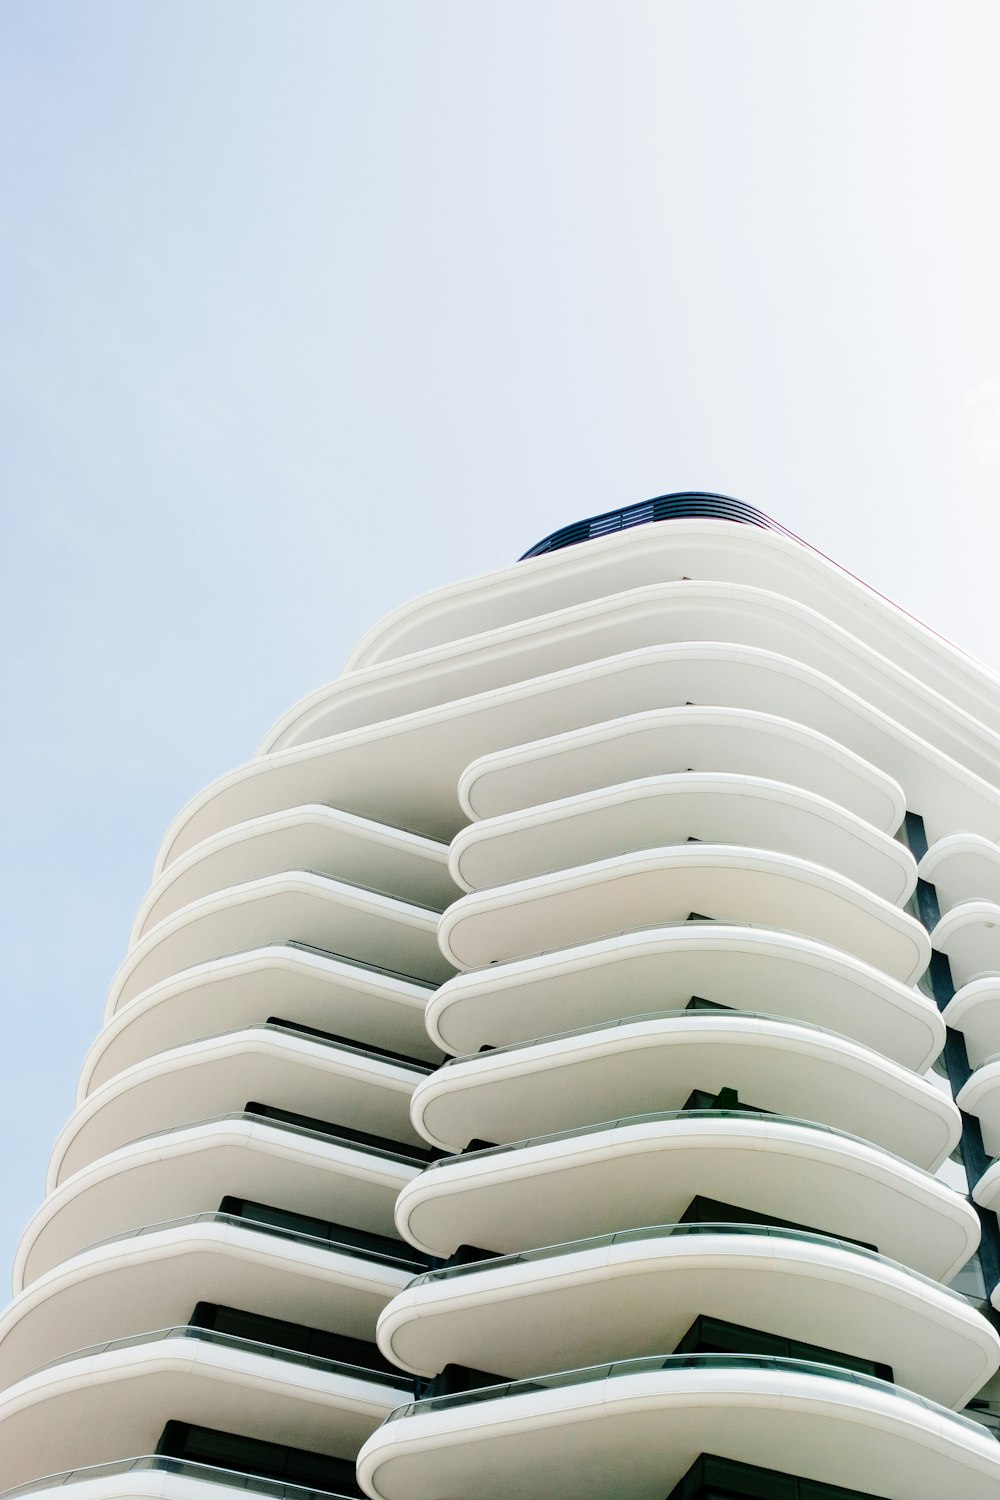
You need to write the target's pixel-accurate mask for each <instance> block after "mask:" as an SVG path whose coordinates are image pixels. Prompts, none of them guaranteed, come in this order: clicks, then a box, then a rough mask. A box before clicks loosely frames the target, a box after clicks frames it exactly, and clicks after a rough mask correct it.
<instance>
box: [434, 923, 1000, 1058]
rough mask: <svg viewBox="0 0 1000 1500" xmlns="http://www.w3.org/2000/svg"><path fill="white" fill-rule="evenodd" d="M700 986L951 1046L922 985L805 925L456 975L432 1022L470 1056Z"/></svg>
mask: <svg viewBox="0 0 1000 1500" xmlns="http://www.w3.org/2000/svg"><path fill="white" fill-rule="evenodd" d="M694 996H699V997H701V998H702V999H704V1000H709V1001H711V1002H712V1003H714V1004H716V1005H723V1006H727V1007H730V1008H732V1009H734V1010H737V1011H742V1010H747V1011H756V1010H766V1011H771V1012H777V1013H779V1014H781V1015H783V1016H786V1017H787V1018H788V1019H789V1020H793V1021H794V1020H799V1021H806V1022H809V1023H810V1024H813V1025H817V1026H822V1027H825V1028H826V1029H827V1030H830V1031H839V1032H841V1033H843V1034H844V1035H845V1036H850V1037H853V1038H854V1040H855V1041H858V1042H860V1043H861V1044H862V1045H864V1046H866V1047H871V1048H873V1049H874V1050H875V1051H876V1052H879V1053H881V1054H882V1055H883V1056H884V1057H890V1058H892V1059H893V1060H894V1061H895V1062H898V1063H900V1064H901V1065H902V1066H903V1067H905V1068H911V1069H913V1070H914V1071H915V1072H918V1073H923V1072H924V1071H925V1070H926V1069H927V1068H928V1067H930V1065H931V1063H932V1062H933V1060H934V1058H935V1057H937V1055H938V1053H939V1052H940V1051H941V1048H942V1047H943V1046H944V1039H945V1027H944V1022H943V1021H942V1019H941V1016H940V1014H939V1013H938V1011H937V1008H936V1007H935V1006H934V1005H933V1004H932V1002H931V1001H930V1000H928V999H927V998H926V997H925V996H924V995H922V994H921V993H920V992H919V991H918V990H915V989H913V988H911V987H910V986H908V985H904V984H901V983H900V982H899V981H898V980H893V979H890V978H889V977H888V975H886V974H883V973H881V972H880V971H879V970H878V969H874V968H872V967H871V965H870V964H865V963H862V962H861V961H860V960H859V959H857V958H853V957H852V956H851V955H849V954H846V953H842V952H840V951H839V950H837V949H836V948H830V947H827V946H826V945H824V944H822V943H817V942H814V941H813V940H811V939H809V938H805V937H802V936H800V935H799V934H797V933H789V932H781V931H778V930H776V929H773V928H765V927H750V926H748V925H740V924H733V923H726V922H721V921H720V922H678V923H676V924H674V925H673V926H660V927H656V928H652V929H648V930H647V931H645V932H635V933H628V934H622V935H621V936H617V937H612V938H605V939H603V940H602V941H600V942H596V943H586V944H583V945H581V946H579V947H575V948H569V949H565V950H563V951H562V952H560V953H557V954H547V955H544V956H543V957H540V958H529V959H521V960H519V961H517V962H515V963H510V964H503V965H499V964H498V965H496V966H495V967H493V968H489V969H484V970H478V971H474V972H470V973H467V974H456V975H455V976H454V978H452V979H449V980H448V981H447V983H446V984H443V985H442V986H441V988H440V989H439V990H437V991H436V992H435V993H434V994H433V995H432V996H431V998H430V1000H429V1002H428V1005H427V1012H426V1020H427V1029H428V1032H429V1034H430V1036H431V1037H432V1038H433V1040H434V1042H435V1043H436V1044H437V1045H438V1046H439V1047H440V1048H441V1050H442V1051H444V1052H451V1053H457V1054H463V1053H471V1052H476V1051H478V1050H479V1048H481V1047H483V1046H491V1047H502V1046H509V1045H511V1044H513V1043H516V1042H525V1041H533V1040H535V1039H537V1038H538V1037H540V1036H546V1035H550V1034H551V1033H553V1032H556V1031H563V1030H568V1029H569V1028H571V1027H574V1026H588V1025H597V1024H599V1023H600V1022H613V1021H616V1020H618V1019H619V1018H620V1017H621V1016H622V1015H641V1014H642V1013H644V1012H646V1011H650V1010H655V1009H658V1008H661V1007H663V1008H668V1007H669V1008H677V1009H680V1008H683V1007H684V1006H686V1005H687V1004H688V1002H689V1001H690V1000H691V999H692V997H694ZM998 1048H1000V1042H998Z"/></svg>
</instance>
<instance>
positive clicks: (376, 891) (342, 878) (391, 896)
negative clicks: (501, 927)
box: [281, 865, 442, 917]
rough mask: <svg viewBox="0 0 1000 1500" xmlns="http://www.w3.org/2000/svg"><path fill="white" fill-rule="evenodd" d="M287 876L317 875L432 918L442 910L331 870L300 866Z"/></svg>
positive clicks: (287, 873)
mask: <svg viewBox="0 0 1000 1500" xmlns="http://www.w3.org/2000/svg"><path fill="white" fill-rule="evenodd" d="M281 873H283V874H286V875H315V876H316V878H317V880H331V881H335V882H336V884H337V885H346V886H350V888H351V890H352V891H365V892H366V893H367V894H369V895H372V896H385V898H386V900H387V901H395V902H397V903H398V904H399V905H400V906H412V907H414V908H415V909H416V910H417V911H426V912H430V914H431V915H432V916H435V917H439V916H440V915H441V911H442V908H441V907H440V906H428V905H427V903H426V901H413V900H411V899H410V898H409V897H407V896H400V895H399V894H398V893H397V892H396V891H390V890H387V889H386V887H385V886H382V885H366V884H365V883H364V881H361V880H351V879H350V878H349V877H348V876H347V875H335V874H334V873H333V872H332V871H331V870H312V869H310V868H309V867H308V866H307V865H298V866H297V867H296V868H295V869H294V870H285V871H283V872H281Z"/></svg>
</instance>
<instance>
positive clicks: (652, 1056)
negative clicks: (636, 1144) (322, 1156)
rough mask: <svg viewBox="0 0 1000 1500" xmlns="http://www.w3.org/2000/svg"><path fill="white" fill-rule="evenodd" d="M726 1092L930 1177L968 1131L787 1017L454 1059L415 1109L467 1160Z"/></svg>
mask: <svg viewBox="0 0 1000 1500" xmlns="http://www.w3.org/2000/svg"><path fill="white" fill-rule="evenodd" d="M977 1076H978V1075H977ZM724 1088H732V1089H736V1090H737V1092H738V1094H739V1097H740V1099H741V1100H748V1101H750V1102H751V1103H752V1104H753V1105H754V1106H756V1107H757V1108H759V1109H761V1110H765V1111H772V1112H775V1113H778V1114H783V1115H793V1116H800V1117H804V1118H806V1119H810V1120H815V1121H818V1122H819V1123H821V1124H824V1125H832V1126H833V1127H834V1128H836V1129H840V1130H846V1131H848V1132H849V1133H850V1134H853V1135H859V1136H861V1137H863V1139H865V1140H868V1141H871V1142H872V1143H873V1144H875V1145H878V1146H884V1147H885V1148H886V1150H888V1151H892V1152H894V1153H895V1154H896V1155H898V1156H901V1157H903V1158H904V1160H906V1161H910V1162H913V1163H914V1164H915V1165H916V1166H920V1167H924V1168H926V1169H928V1170H930V1171H934V1170H936V1169H937V1168H938V1167H939V1166H940V1165H941V1163H942V1162H943V1161H945V1160H946V1159H947V1157H948V1156H949V1155H950V1154H951V1152H952V1151H953V1150H954V1147H955V1146H956V1144H957V1143H958V1140H959V1137H960V1136H961V1133H962V1121H961V1116H960V1115H959V1112H958V1109H957V1108H956V1107H955V1105H954V1103H953V1102H952V1101H951V1099H949V1098H946V1097H945V1096H944V1095H943V1094H942V1093H941V1091H940V1090H939V1089H938V1088H936V1087H935V1086H934V1084H933V1083H931V1082H929V1081H928V1080H926V1079H923V1078H918V1077H916V1076H915V1075H914V1074H913V1073H911V1072H909V1071H908V1070H907V1069H906V1068H901V1067H899V1066H898V1064H895V1063H891V1062H889V1061H888V1060H887V1059H886V1058H883V1057H880V1056H879V1055H878V1054H877V1053H874V1052H871V1051H869V1050H868V1049H867V1048H865V1047H860V1046H859V1045H858V1044H857V1042H853V1041H850V1040H849V1039H848V1038H846V1037H842V1036H838V1035H836V1034H835V1033H834V1032H830V1031H823V1030H821V1029H820V1028H818V1027H811V1026H805V1025H803V1024H802V1022H798V1021H797V1022H790V1021H787V1020H784V1019H782V1018H781V1017H778V1016H769V1015H762V1014H760V1013H743V1014H738V1013H734V1012H732V1011H721V1010H720V1011H706V1010H694V1011H683V1010H682V1011H667V1012H660V1013H659V1014H653V1015H646V1016H633V1017H628V1018H626V1019H624V1020H622V1021H620V1022H617V1023H612V1024H611V1025H607V1024H603V1023H599V1024H598V1025H597V1026H591V1027H586V1028H583V1029H582V1030H577V1031H571V1032H564V1033H562V1034H561V1035H557V1036H551V1037H543V1038H542V1039H540V1040H539V1041H537V1042H535V1043H533V1044H532V1043H516V1044H515V1045H514V1046H513V1047H510V1048H503V1049H497V1050H494V1051H491V1052H485V1053H479V1054H478V1055H476V1056H472V1057H468V1058H460V1059H459V1058H456V1059H455V1060H454V1061H453V1062H450V1063H448V1064H447V1065H446V1066H445V1067H444V1068H440V1069H439V1070H438V1071H437V1072H436V1073H433V1074H431V1075H430V1076H429V1077H424V1078H423V1079H421V1080H420V1081H419V1082H418V1083H417V1086H416V1088H415V1090H414V1093H413V1097H412V1104H411V1113H412V1118H413V1124H414V1125H415V1127H416V1129H417V1130H418V1131H419V1133H420V1135H421V1136H422V1137H423V1138H424V1139H425V1140H428V1141H430V1142H431V1143H432V1145H435V1146H440V1147H443V1148H444V1149H445V1150H447V1151H461V1150H463V1149H464V1148H465V1147H467V1146H468V1144H469V1142H470V1141H471V1140H473V1139H479V1140H486V1141H496V1142H497V1143H502V1142H510V1141H516V1140H523V1139H524V1137H525V1135H526V1134H527V1135H533V1136H535V1135H545V1134H551V1133H553V1132H556V1131H561V1130H569V1129H574V1128H576V1127H577V1126H581V1125H597V1124H599V1123H600V1122H601V1121H603V1120H611V1119H614V1118H616V1116H620V1115H625V1114H645V1113H648V1112H652V1111H655V1110H682V1109H683V1108H684V1104H685V1100H686V1099H687V1098H688V1096H689V1095H690V1094H691V1091H692V1090H693V1089H701V1090H702V1091H704V1092H705V1093H708V1094H711V1095H713V1096H714V1095H716V1094H718V1093H719V1091H720V1090H721V1089H724ZM965 1107H967V1106H965V1105H963V1108H965ZM998 1123H1000V1121H998Z"/></svg>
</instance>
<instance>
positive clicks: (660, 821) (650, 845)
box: [448, 771, 917, 906]
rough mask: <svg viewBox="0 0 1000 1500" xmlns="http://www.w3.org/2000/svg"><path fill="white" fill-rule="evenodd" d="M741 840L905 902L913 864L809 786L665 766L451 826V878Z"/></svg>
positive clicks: (478, 882) (503, 877) (490, 882)
mask: <svg viewBox="0 0 1000 1500" xmlns="http://www.w3.org/2000/svg"><path fill="white" fill-rule="evenodd" d="M689 841H696V842H698V843H718V844H740V845H743V846H746V847H750V848H754V849H767V850H770V851H772V852H773V853H778V854H791V855H793V856H795V857H796V858H798V859H805V860H809V861H810V862H812V863H813V864H817V865H822V866H823V867H824V868H825V869H829V870H833V871H835V872H836V873H837V874H839V875H843V876H844V877H845V878H846V879H848V880H853V881H854V882H855V883H856V884H858V885H861V886H864V888H865V889H866V890H868V891H871V892H872V894H873V895H876V896H879V897H881V899H882V900H883V901H889V902H891V903H893V904H895V905H898V906H902V905H903V904H904V903H905V902H906V901H907V900H908V899H909V897H910V896H911V895H912V894H913V890H914V887H915V886H916V883H917V867H916V863H915V861H914V858H913V855H912V854H911V853H910V851H909V850H908V849H906V848H904V846H903V845H902V844H900V843H899V842H898V841H897V840H896V839H894V838H890V836H889V835H888V834H885V833H878V832H877V831H876V830H875V829H873V828H872V827H870V825H869V824H867V823H864V822H862V821H861V819H860V818H856V817H854V816H853V814H851V813H847V812H845V811H844V810H843V809H842V808H839V807H838V806H837V805H836V804H835V803H832V802H828V801H827V800H826V799H824V798H822V797H817V796H815V795H814V794H813V793H812V792H803V791H800V790H799V789H797V788H795V787H791V786H788V785H786V784H784V783H782V782H778V781H773V780H765V779H764V778H763V777H756V776H754V777H751V776H733V775H729V774H727V773H722V772H704V771H689V772H672V773H670V774H668V775H665V776H648V777H645V778H644V779H643V780H641V781H632V782H627V783H623V784H620V785H618V786H613V787H607V788H605V789H602V790H601V791H596V792H582V793H580V794H579V795H577V796H575V797H564V798H561V799H560V800H559V801H557V802H548V803H544V804H543V805H541V806H536V807H531V808H527V809H525V810H524V811H522V812H517V813H503V814H501V815H500V816H499V817H496V818H489V819H484V820H483V821H481V822H479V823H474V824H472V825H471V826H470V827H468V828H465V829H463V830H462V832H461V833H459V834H456V836H455V838H454V839H453V840H452V845H451V853H450V855H449V858H448V864H449V868H450V870H451V873H452V877H453V879H454V881H455V883H456V885H458V886H460V887H461V888H462V889H463V890H465V891H478V890H484V889H488V888H491V887H494V886H498V885H509V884H512V883H513V882H514V881H518V880H528V879H531V878H532V877H533V876H536V875H547V874H551V873H553V872H554V871H557V870H568V869H571V868H573V867H575V866H577V865H583V864H590V863H593V862H595V861H597V860H602V859H610V858H613V857H615V856H617V855H620V854H634V853H637V852H639V851H641V850H644V849H655V848H657V847H663V846H665V845H670V844H684V843H687V842H689Z"/></svg>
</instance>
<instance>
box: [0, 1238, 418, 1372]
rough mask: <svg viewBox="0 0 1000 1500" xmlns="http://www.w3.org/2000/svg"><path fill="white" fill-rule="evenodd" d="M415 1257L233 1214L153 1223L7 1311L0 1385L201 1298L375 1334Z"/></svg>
mask: <svg viewBox="0 0 1000 1500" xmlns="http://www.w3.org/2000/svg"><path fill="white" fill-rule="evenodd" d="M407 1255H409V1256H410V1257H411V1261H410V1263H409V1264H408V1263H407V1261H406V1259H405V1257H406V1256H407ZM412 1258H413V1252H412V1251H409V1250H408V1248H407V1247H406V1246H403V1245H400V1247H399V1258H398V1260H394V1258H393V1257H392V1256H390V1255H388V1254H379V1253H377V1252H373V1251H370V1250H363V1249H361V1248H359V1247H358V1246H352V1245H348V1244H347V1243H346V1241H345V1240H342V1241H341V1242H340V1243H339V1244H338V1243H334V1242H329V1241H324V1240H319V1239H317V1238H315V1237H312V1236H309V1235H306V1234H302V1233H295V1232H294V1231H289V1230H277V1229H275V1227H274V1226H273V1225H269V1224H264V1223H260V1222H259V1221H254V1220H251V1219H246V1218H240V1217H239V1216H236V1215H233V1214H225V1213H205V1214H199V1215H194V1216H192V1217H190V1218H188V1219H182V1220H175V1221H174V1222H172V1223H168V1224H154V1225H151V1226H150V1227H149V1228H148V1229H142V1230H139V1231H137V1232H136V1233H134V1234H125V1235H122V1236H119V1237H118V1238H115V1239H112V1240H106V1241H103V1242H102V1243H100V1244H98V1245H94V1246H91V1247H90V1248H89V1249H87V1250H84V1251H82V1252H81V1253H80V1254H79V1255H76V1256H74V1257H73V1258H72V1259H71V1260H68V1261H65V1262H63V1263H62V1264H61V1265H59V1266H57V1267H55V1268H53V1270H51V1271H49V1272H47V1273H46V1274H45V1275H44V1276H41V1277H39V1279H38V1280H37V1281H35V1282H33V1283H32V1285H31V1286H30V1287H28V1288H27V1289H26V1290H25V1291H23V1292H21V1294H20V1295H19V1296H18V1297H16V1298H15V1299H14V1301H13V1302H12V1303H11V1304H10V1306H9V1307H8V1308H7V1309H6V1311H5V1312H4V1314H3V1316H2V1318H0V1389H3V1388H5V1387H6V1386H8V1385H11V1384H12V1383H13V1382H14V1381H16V1380H20V1379H22V1378H23V1377H24V1376H25V1375H27V1374H29V1373H30V1372H31V1371H32V1370H34V1369H37V1368H38V1366H39V1365H40V1364H43V1363H46V1362H47V1361H49V1360H54V1359H56V1358H58V1357H60V1356H62V1355H65V1354H67V1353H68V1352H69V1351H71V1350H73V1349H80V1348H82V1347H83V1346H84V1345H86V1344H90V1343H93V1342H95V1341H96V1340H99V1339H118V1338H123V1337H128V1336H131V1335H133V1334H139V1333H142V1332H143V1331H144V1330H145V1329H148V1328H149V1326H150V1325H151V1324H152V1325H153V1326H154V1327H168V1326H171V1325H173V1324H176V1323H180V1322H182V1321H183V1320H184V1319H186V1318H188V1317H189V1316H190V1314H191V1309H192V1308H193V1307H194V1306H195V1305H196V1304H197V1303H198V1302H214V1303H218V1304H221V1305H222V1306H226V1307H239V1308H248V1309H261V1310H264V1309H266V1311H267V1314H268V1316H269V1317H275V1318H280V1319H282V1320H284V1321H285V1322H289V1323H298V1324H300V1325H303V1326H305V1327H309V1328H320V1329H327V1330H329V1331H331V1332H335V1333H341V1334H344V1335H346V1336H347V1337H349V1338H357V1339H368V1340H371V1339H373V1338H374V1336H375V1326H376V1321H377V1319H378V1315H379V1313H380V1312H381V1311H382V1309H383V1308H384V1307H385V1305H386V1304H387V1303H388V1302H389V1300H390V1299H391V1298H392V1297H394V1296H395V1295H397V1294H398V1293H399V1292H401V1291H402V1290H403V1288H404V1287H405V1286H406V1285H407V1283H408V1282H409V1280H410V1279H411V1277H412V1274H413V1269H414V1267H413V1264H412Z"/></svg>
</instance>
